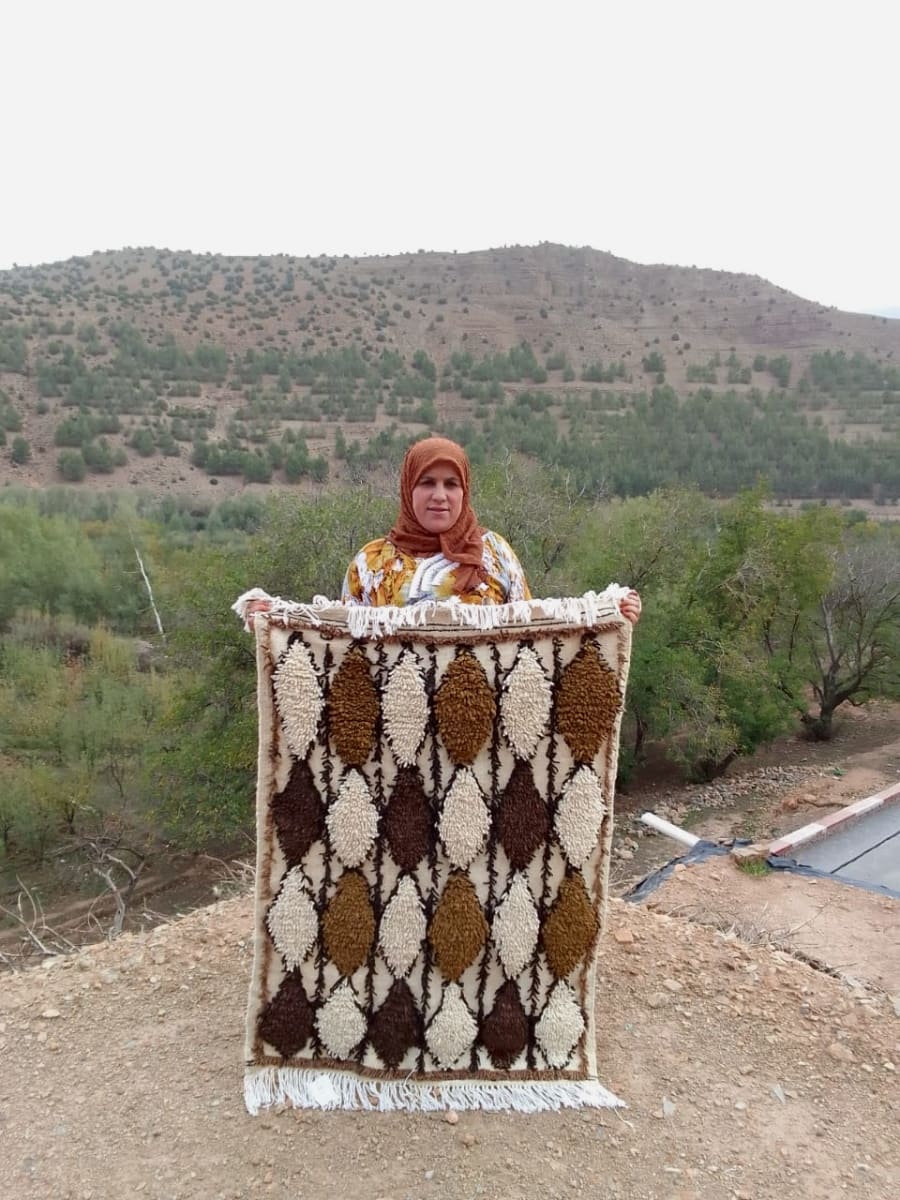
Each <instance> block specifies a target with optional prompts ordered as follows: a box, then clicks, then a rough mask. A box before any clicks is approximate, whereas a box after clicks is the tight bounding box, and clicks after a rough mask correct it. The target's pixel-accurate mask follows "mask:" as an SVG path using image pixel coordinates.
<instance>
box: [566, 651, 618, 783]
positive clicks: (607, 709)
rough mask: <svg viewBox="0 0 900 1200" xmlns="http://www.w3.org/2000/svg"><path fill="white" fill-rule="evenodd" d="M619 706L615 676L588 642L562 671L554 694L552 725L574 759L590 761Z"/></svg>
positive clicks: (609, 730) (608, 730)
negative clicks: (553, 722)
mask: <svg viewBox="0 0 900 1200" xmlns="http://www.w3.org/2000/svg"><path fill="white" fill-rule="evenodd" d="M621 707H622V694H621V692H620V691H619V684H618V681H617V679H616V677H615V675H614V674H613V672H612V671H611V670H610V668H609V667H608V666H607V665H606V663H605V662H604V661H603V660H602V658H601V657H600V654H599V651H598V650H597V647H596V645H595V644H594V643H593V642H588V644H587V645H586V646H585V647H584V648H583V649H582V650H580V651H579V652H578V654H576V655H575V657H574V658H573V659H572V661H571V662H570V663H569V665H568V666H567V667H566V669H565V670H564V671H563V673H562V679H561V680H560V684H559V690H558V692H557V697H556V728H557V729H558V730H559V732H560V733H561V734H562V736H563V737H564V738H565V740H566V743H567V745H568V747H569V749H570V750H571V751H572V757H573V758H574V759H575V761H576V762H579V763H588V762H591V761H593V759H594V758H595V757H596V756H597V754H598V753H599V750H600V747H601V745H602V744H603V742H604V740H605V739H606V738H608V737H609V735H610V734H611V733H612V731H613V728H614V726H615V722H616V716H617V715H618V712H619V709H620V708H621Z"/></svg>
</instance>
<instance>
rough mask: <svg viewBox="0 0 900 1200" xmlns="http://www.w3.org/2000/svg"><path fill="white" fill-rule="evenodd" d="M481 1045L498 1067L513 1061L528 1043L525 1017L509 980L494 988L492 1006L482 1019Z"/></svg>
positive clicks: (520, 1002)
mask: <svg viewBox="0 0 900 1200" xmlns="http://www.w3.org/2000/svg"><path fill="white" fill-rule="evenodd" d="M481 1044H482V1045H483V1046H484V1047H485V1049H486V1050H487V1052H488V1054H490V1056H491V1061H492V1062H493V1063H494V1065H495V1066H497V1067H501V1068H505V1067H508V1066H510V1064H511V1063H513V1062H515V1060H516V1059H517V1058H518V1057H519V1055H520V1054H521V1053H522V1051H523V1050H524V1049H525V1047H526V1046H527V1045H528V1018H527V1016H526V1015H525V1009H524V1008H523V1007H522V1001H521V1000H520V999H519V989H518V987H517V986H516V984H515V983H514V982H513V981H512V980H511V979H510V980H508V981H507V982H506V983H504V984H503V986H502V987H501V988H500V989H499V990H498V992H497V995H496V997H495V999H494V1007H493V1008H492V1009H491V1011H490V1013H489V1014H488V1015H487V1016H486V1017H485V1019H484V1021H483V1022H482V1025H481Z"/></svg>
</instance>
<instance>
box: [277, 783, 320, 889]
mask: <svg viewBox="0 0 900 1200" xmlns="http://www.w3.org/2000/svg"><path fill="white" fill-rule="evenodd" d="M271 813H272V820H273V821H274V822H275V829H276V830H277V832H278V843H279V845H280V846H281V849H282V851H283V853H284V857H285V858H286V859H287V865H288V869H290V868H291V867H296V866H297V864H298V863H299V862H300V860H301V859H302V858H303V856H304V855H305V854H306V853H307V851H308V850H309V848H310V846H311V845H312V844H313V842H317V841H319V839H320V838H322V837H323V836H324V833H325V807H324V805H323V804H322V797H321V796H320V795H319V792H318V789H317V787H316V785H315V782H314V780H313V777H312V771H310V769H309V765H308V764H307V763H305V762H295V763H294V765H293V767H292V768H291V777H290V779H288V781H287V783H286V784H285V787H284V791H282V792H279V793H278V794H277V795H276V796H274V797H273V799H272V804H271Z"/></svg>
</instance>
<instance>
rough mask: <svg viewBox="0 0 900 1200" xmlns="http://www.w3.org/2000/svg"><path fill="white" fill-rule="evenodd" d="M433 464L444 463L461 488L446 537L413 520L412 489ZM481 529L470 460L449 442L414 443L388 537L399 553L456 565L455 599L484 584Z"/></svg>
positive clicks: (407, 457) (406, 458)
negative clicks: (440, 558)
mask: <svg viewBox="0 0 900 1200" xmlns="http://www.w3.org/2000/svg"><path fill="white" fill-rule="evenodd" d="M436 463H447V464H449V465H450V466H452V467H454V468H455V469H456V471H458V473H459V479H460V483H462V487H463V506H462V511H461V512H460V514H459V518H458V520H457V521H456V523H455V524H454V525H453V526H452V527H451V528H450V529H448V530H447V531H446V532H445V533H429V531H428V530H427V529H424V528H423V527H422V526H421V525H420V524H419V522H418V520H417V519H416V514H415V511H414V510H413V499H412V494H413V488H414V487H415V486H416V484H417V483H418V482H419V480H420V479H421V478H422V476H423V475H424V474H425V472H426V471H428V470H430V469H431V468H432V467H434V466H435V464H436ZM483 533H484V530H483V528H482V527H481V526H480V525H479V524H478V518H477V517H476V516H475V512H474V510H473V508H472V505H471V502H470V500H469V460H468V458H466V452H465V450H463V448H462V446H458V445H457V444H456V442H451V441H450V439H449V438H442V437H430V438H424V439H423V440H422V441H421V442H414V443H413V444H412V445H411V446H410V448H409V449H408V450H407V452H406V457H405V458H404V460H403V468H402V470H401V472H400V512H399V514H398V516H397V520H396V521H395V523H394V527H393V529H392V530H391V532H390V533H389V534H388V537H389V538H390V540H391V541H392V542H393V543H394V545H395V546H396V547H397V549H398V550H401V551H402V552H403V553H404V554H410V555H412V556H413V558H425V557H427V556H428V555H431V554H437V553H438V552H440V553H441V554H443V556H444V558H446V559H448V560H449V561H450V562H455V563H459V568H458V569H457V570H456V571H455V572H454V575H455V579H454V585H453V590H454V591H455V592H456V593H457V594H458V595H463V594H464V593H466V592H472V591H474V590H475V589H476V588H477V587H478V585H479V583H485V582H487V573H486V572H485V569H484V565H483V557H484V542H483V541H482V537H481V535H482V534H483Z"/></svg>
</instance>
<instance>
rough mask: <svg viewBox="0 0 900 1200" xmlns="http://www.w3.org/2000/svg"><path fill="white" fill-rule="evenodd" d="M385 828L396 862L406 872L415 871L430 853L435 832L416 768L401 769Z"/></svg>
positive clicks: (385, 818) (385, 817)
mask: <svg viewBox="0 0 900 1200" xmlns="http://www.w3.org/2000/svg"><path fill="white" fill-rule="evenodd" d="M383 829H384V836H385V839H386V841H387V844H388V849H389V850H390V852H391V857H392V858H393V860H394V862H395V863H396V864H397V866H398V867H402V868H403V869H404V870H405V871H414V870H415V869H416V867H417V866H418V865H419V863H420V862H421V861H422V859H423V858H424V856H425V854H426V853H427V852H428V839H429V834H430V831H431V813H430V811H429V808H428V800H427V798H426V796H425V787H424V785H423V783H422V776H421V775H420V774H419V772H418V771H417V770H416V769H415V767H402V768H401V769H400V770H399V771H398V772H397V778H396V780H395V781H394V788H393V791H392V792H391V798H390V800H389V801H388V805H387V808H386V810H385V813H384V825H383Z"/></svg>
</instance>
